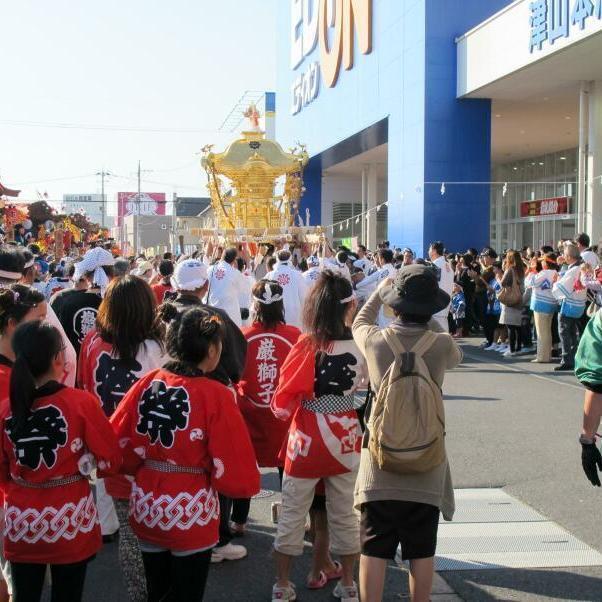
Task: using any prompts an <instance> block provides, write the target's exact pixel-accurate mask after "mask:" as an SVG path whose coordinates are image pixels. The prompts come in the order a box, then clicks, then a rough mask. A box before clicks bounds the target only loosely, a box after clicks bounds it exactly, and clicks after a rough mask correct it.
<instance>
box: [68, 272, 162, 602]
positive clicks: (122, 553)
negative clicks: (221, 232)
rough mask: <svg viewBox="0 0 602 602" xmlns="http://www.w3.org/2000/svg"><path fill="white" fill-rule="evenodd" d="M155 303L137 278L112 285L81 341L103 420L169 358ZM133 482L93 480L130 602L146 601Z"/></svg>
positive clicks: (88, 382) (82, 375) (81, 371)
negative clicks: (133, 521)
mask: <svg viewBox="0 0 602 602" xmlns="http://www.w3.org/2000/svg"><path fill="white" fill-rule="evenodd" d="M155 311H156V303H155V297H154V295H153V293H152V291H151V288H150V286H149V285H148V284H147V283H146V282H145V281H144V280H142V279H141V278H136V277H135V276H125V277H124V278H119V279H115V280H113V281H111V283H110V284H109V286H108V287H107V292H106V293H105V296H104V298H103V300H102V303H101V304H100V307H99V308H98V314H97V316H96V328H95V329H94V330H91V331H90V332H89V333H88V335H87V336H86V338H85V339H84V341H83V343H82V347H81V352H80V354H79V363H78V380H79V384H80V386H81V388H82V389H84V390H86V391H89V392H90V393H91V394H92V395H94V396H95V397H96V399H97V400H98V404H99V405H100V406H101V407H102V408H103V410H104V412H105V414H106V415H107V416H111V414H112V413H113V412H114V411H115V408H116V407H117V405H118V404H119V402H120V401H121V400H122V399H123V397H124V395H125V394H126V393H127V392H128V390H129V389H130V387H131V386H132V385H133V384H134V383H135V382H136V381H138V380H139V379H140V378H141V377H142V376H144V375H145V374H148V373H149V372H150V371H151V370H156V369H157V368H160V367H161V366H162V365H163V364H164V363H165V361H166V360H167V359H168V357H167V355H166V354H165V352H164V349H163V340H162V335H163V332H162V329H161V328H159V326H158V325H157V324H156V316H155ZM130 492H131V483H130V482H129V481H128V480H127V479H126V477H125V476H123V475H119V476H114V477H111V478H108V479H98V480H97V481H96V503H97V506H98V513H99V518H100V529H101V531H102V534H103V537H105V538H106V537H107V536H110V535H111V534H113V533H115V532H116V531H117V529H119V564H120V567H121V571H122V575H123V580H124V583H125V586H126V589H127V592H128V596H129V600H130V602H142V601H143V600H146V597H147V596H146V584H145V581H144V566H143V564H142V554H141V553H140V549H139V548H138V540H137V539H136V537H135V536H134V534H133V533H132V529H131V528H130V525H129V518H128V509H129V501H128V500H129V498H130Z"/></svg>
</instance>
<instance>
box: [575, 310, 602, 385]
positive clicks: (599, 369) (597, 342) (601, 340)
mask: <svg viewBox="0 0 602 602" xmlns="http://www.w3.org/2000/svg"><path fill="white" fill-rule="evenodd" d="M575 374H576V375H577V378H578V379H579V381H580V382H581V384H582V385H583V386H584V387H586V388H588V389H590V390H591V391H594V393H602V309H601V310H598V312H597V313H596V314H595V315H594V317H593V318H592V319H591V320H590V321H589V322H588V324H587V327H586V329H585V332H584V333H583V336H582V337H581V342H580V343H579V348H578V349H577V355H576V356H575Z"/></svg>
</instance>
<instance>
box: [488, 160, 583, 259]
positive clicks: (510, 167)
mask: <svg viewBox="0 0 602 602" xmlns="http://www.w3.org/2000/svg"><path fill="white" fill-rule="evenodd" d="M577 153H578V151H577V149H576V148H572V149H567V150H563V151H559V152H556V153H550V154H546V155H543V156H540V157H534V158H530V159H522V160H520V161H513V162H512V163H505V164H498V165H494V167H493V170H492V178H491V179H492V181H493V182H498V183H497V184H494V185H492V187H491V212H490V215H491V228H490V232H491V244H492V246H493V247H495V248H496V249H497V250H498V251H503V250H505V249H509V248H518V249H520V248H522V247H526V246H530V247H533V248H539V247H541V246H542V245H544V244H549V245H552V246H555V245H556V243H557V242H558V241H559V240H561V239H565V238H572V237H573V236H575V230H576V210H577V199H576V193H577ZM505 182H506V183H507V185H506V186H505V187H504V183H505ZM504 191H505V194H504ZM565 197H566V198H567V199H568V205H567V209H566V211H563V210H562V206H563V205H562V203H560V204H554V205H552V207H553V208H554V209H553V210H549V209H544V210H543V211H542V209H541V204H539V203H534V204H532V205H531V206H530V207H529V213H530V215H528V216H524V215H521V206H522V208H523V213H524V212H525V210H526V206H523V205H522V204H523V203H527V202H533V201H543V200H546V199H558V198H565ZM545 207H549V206H547V205H546V206H545ZM550 211H552V212H550Z"/></svg>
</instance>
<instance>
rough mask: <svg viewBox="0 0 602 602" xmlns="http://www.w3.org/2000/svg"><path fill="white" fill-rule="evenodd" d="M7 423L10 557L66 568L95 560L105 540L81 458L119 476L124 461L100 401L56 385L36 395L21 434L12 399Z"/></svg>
mask: <svg viewBox="0 0 602 602" xmlns="http://www.w3.org/2000/svg"><path fill="white" fill-rule="evenodd" d="M0 425H1V427H2V435H1V436H2V444H1V447H0V482H1V483H2V486H3V487H4V490H5V495H6V500H5V510H6V514H5V521H6V526H5V535H4V553H5V556H6V558H8V559H9V560H11V561H18V562H33V563H42V564H45V563H52V564H67V563H74V562H78V561H81V560H84V559H87V558H90V557H91V556H93V555H94V554H95V553H96V552H97V551H98V550H99V548H100V546H101V545H102V540H101V536H100V527H99V524H98V516H97V511H96V505H95V503H94V498H93V496H92V492H91V490H90V485H89V483H88V481H87V479H85V478H84V477H83V475H82V474H81V472H80V465H81V463H82V457H84V456H85V455H86V454H92V455H93V456H94V457H95V458H96V462H97V464H98V466H99V467H101V468H102V469H103V470H104V471H105V472H106V473H115V472H116V471H117V470H118V469H119V466H120V463H121V453H120V450H119V447H118V445H117V440H116V438H115V435H114V434H113V431H112V430H111V427H110V425H109V422H108V420H107V419H106V417H105V416H104V414H103V412H102V409H101V407H100V406H99V405H98V402H97V401H96V399H95V398H94V397H93V396H92V395H90V394H89V393H86V392H84V391H80V390H77V389H72V388H70V387H65V386H64V385H61V384H59V383H57V382H49V383H47V384H46V385H44V386H43V387H41V388H40V389H38V390H37V392H36V399H35V402H34V405H33V407H32V411H31V415H30V417H29V419H28V420H27V423H26V425H25V427H24V428H22V429H21V430H20V431H19V432H18V434H15V432H14V430H13V418H12V413H11V409H10V404H9V401H8V400H7V399H4V400H3V401H2V402H1V404H0ZM85 459H86V458H85V457H84V460H85ZM53 481H55V482H56V484H53Z"/></svg>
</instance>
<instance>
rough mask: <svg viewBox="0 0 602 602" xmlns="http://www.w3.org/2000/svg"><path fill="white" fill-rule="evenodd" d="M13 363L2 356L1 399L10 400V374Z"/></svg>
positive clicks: (0, 365) (0, 360)
mask: <svg viewBox="0 0 602 602" xmlns="http://www.w3.org/2000/svg"><path fill="white" fill-rule="evenodd" d="M12 369H13V363H12V361H11V360H9V359H8V358H7V357H6V356H4V355H0V399H8V392H9V389H10V373H11V371H12Z"/></svg>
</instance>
